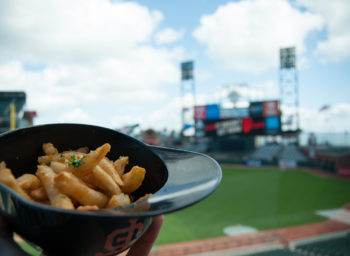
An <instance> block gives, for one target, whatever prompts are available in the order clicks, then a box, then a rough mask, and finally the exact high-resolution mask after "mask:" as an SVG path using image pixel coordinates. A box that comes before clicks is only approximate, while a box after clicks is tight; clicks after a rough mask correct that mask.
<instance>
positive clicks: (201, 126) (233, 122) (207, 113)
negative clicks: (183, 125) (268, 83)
mask: <svg viewBox="0 0 350 256" xmlns="http://www.w3.org/2000/svg"><path fill="white" fill-rule="evenodd" d="M194 119H195V121H196V131H197V132H199V133H202V134H203V135H205V136H225V135H275V134H279V133H280V132H281V112H280V110H279V102H278V101H277V100H273V101H256V102H251V103H250V105H249V107H248V108H230V109H226V108H220V105H218V104H212V105H205V106H196V107H195V109H194Z"/></svg>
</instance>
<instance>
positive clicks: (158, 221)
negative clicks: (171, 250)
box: [126, 215, 164, 256]
mask: <svg viewBox="0 0 350 256" xmlns="http://www.w3.org/2000/svg"><path fill="white" fill-rule="evenodd" d="M163 221H164V216H163V215H159V216H156V217H154V219H153V222H152V224H151V226H150V227H149V228H148V229H147V231H146V232H145V233H144V234H143V235H142V237H141V238H140V239H139V240H137V241H136V243H135V244H134V245H133V246H132V247H131V248H130V249H129V251H128V253H127V254H126V256H147V255H148V254H149V253H150V251H151V249H152V247H153V244H154V242H155V241H156V239H157V236H158V234H159V231H160V228H161V227H162V224H163Z"/></svg>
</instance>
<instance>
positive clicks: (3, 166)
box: [0, 161, 6, 170]
mask: <svg viewBox="0 0 350 256" xmlns="http://www.w3.org/2000/svg"><path fill="white" fill-rule="evenodd" d="M5 168H6V163H5V162H4V161H1V162H0V170H1V169H5Z"/></svg>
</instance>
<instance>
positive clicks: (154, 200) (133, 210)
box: [0, 123, 222, 218]
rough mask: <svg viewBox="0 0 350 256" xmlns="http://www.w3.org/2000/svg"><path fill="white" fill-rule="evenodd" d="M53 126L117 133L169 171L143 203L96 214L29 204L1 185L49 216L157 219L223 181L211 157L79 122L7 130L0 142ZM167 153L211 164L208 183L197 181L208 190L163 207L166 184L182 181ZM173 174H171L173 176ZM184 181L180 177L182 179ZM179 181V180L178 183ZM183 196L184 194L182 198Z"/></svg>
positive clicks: (4, 187) (169, 201)
mask: <svg viewBox="0 0 350 256" xmlns="http://www.w3.org/2000/svg"><path fill="white" fill-rule="evenodd" d="M56 125H73V126H85V127H91V128H103V129H107V130H109V131H111V132H113V133H118V134H119V135H121V136H125V137H127V138H128V139H130V140H131V141H133V142H134V143H137V144H139V145H141V146H142V147H144V148H145V149H147V150H150V151H151V152H152V153H153V154H154V155H155V156H156V157H157V158H159V159H160V160H161V161H162V162H163V163H164V164H165V166H166V168H167V172H168V177H167V179H166V181H165V183H164V184H163V186H162V187H161V188H160V189H159V190H158V191H156V192H155V193H154V194H153V195H152V196H151V197H149V198H147V199H145V200H142V201H138V202H133V203H131V204H129V205H126V206H122V207H116V208H103V209H99V210H95V211H79V210H68V209H62V208H57V207H53V206H50V205H45V204H41V203H38V202H35V201H31V200H27V199H25V198H23V197H22V196H20V195H19V194H17V193H16V192H15V191H13V190H12V189H10V188H8V187H7V186H6V185H3V184H1V183H0V188H1V190H3V191H5V192H7V193H8V194H9V195H10V196H11V197H13V198H14V199H15V200H17V201H19V202H20V203H22V204H25V205H26V206H29V207H32V208H34V209H36V210H44V211H47V212H52V213H56V214H64V215H67V216H81V217H83V216H85V217H88V216H89V217H97V218H111V217H113V218H115V217H117V218H138V217H153V216H157V215H161V214H165V213H169V212H174V211H177V210H180V209H183V208H186V207H188V206H191V205H193V204H195V203H197V202H199V201H201V200H203V199H204V198H206V197H208V196H209V195H210V194H211V193H212V192H214V191H215V190H216V188H217V187H218V186H219V184H220V182H221V179H222V171H221V167H220V165H219V164H218V163H217V162H216V161H215V160H214V159H213V158H211V157H210V156H208V155H205V154H202V153H198V152H192V151H187V150H178V149H172V148H167V147H159V146H151V145H147V144H145V143H144V142H142V141H140V140H137V139H136V138H134V137H132V136H130V135H127V134H124V133H121V132H119V131H116V130H113V129H110V128H106V127H102V126H96V125H89V124H79V123H51V124H44V125H35V126H31V127H27V128H19V129H16V130H13V131H8V132H5V133H2V134H0V140H1V138H2V137H4V136H7V135H8V134H13V133H16V132H21V131H23V130H27V129H33V128H37V127H47V126H56ZM168 153H172V154H180V155H181V154H182V155H186V157H190V158H191V157H193V158H196V161H198V158H199V159H201V160H205V161H208V163H210V164H212V165H213V168H214V169H215V170H214V172H213V174H211V177H210V181H209V183H210V184H209V183H208V181H201V180H200V177H199V179H198V182H199V183H200V184H199V186H200V185H203V184H204V183H205V182H207V183H208V187H207V188H206V189H205V190H204V191H202V192H200V193H199V194H198V195H197V196H196V197H193V198H190V199H189V201H187V202H183V203H181V202H177V201H176V199H177V198H167V199H166V201H167V203H168V204H169V203H170V204H174V203H175V205H172V207H162V205H161V204H162V201H161V200H160V198H162V197H164V196H165V197H166V191H167V189H168V188H169V184H170V183H171V182H173V181H174V179H178V178H179V177H180V178H181V176H179V175H178V174H176V169H175V168H173V167H172V165H173V164H174V162H175V163H176V161H177V162H181V159H177V160H175V161H174V160H173V159H171V160H170V161H169V159H165V157H164V156H165V155H166V154H168ZM189 171H190V172H191V171H192V170H191V168H189ZM172 174H174V175H172ZM182 178H183V177H182ZM177 181H179V180H177ZM181 182H183V183H185V180H183V181H182V180H180V184H179V185H180V186H181V185H182V184H181ZM185 196H186V195H185ZM187 196H191V195H190V194H188V195H187ZM156 204H157V207H156V209H152V206H154V205H156ZM144 205H148V206H150V207H151V209H150V210H146V211H140V210H138V208H137V207H139V206H140V207H142V206H144ZM0 212H1V213H5V211H4V210H3V209H2V207H1V208H0Z"/></svg>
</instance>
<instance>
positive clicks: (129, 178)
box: [0, 142, 152, 211]
mask: <svg viewBox="0 0 350 256" xmlns="http://www.w3.org/2000/svg"><path fill="white" fill-rule="evenodd" d="M110 148H111V146H110V144H108V143H105V144H103V145H102V146H100V147H98V148H96V149H95V150H91V151H89V148H88V147H81V148H78V149H76V150H74V151H73V150H68V151H62V152H59V151H58V150H57V148H56V147H55V146H54V144H52V143H51V142H48V143H43V145H42V149H43V152H44V154H45V155H42V156H39V157H38V163H39V165H38V167H37V171H36V173H35V175H33V174H23V175H22V176H20V177H18V178H17V179H16V178H15V177H14V176H13V174H12V172H11V170H10V169H8V168H7V167H6V163H5V162H4V161H2V162H0V183H3V184H5V185H6V186H8V187H10V188H11V189H13V190H14V191H16V192H17V193H19V194H20V195H22V196H23V197H25V198H27V199H32V200H34V201H36V202H39V203H42V204H47V205H51V206H54V207H58V208H64V209H72V210H74V209H75V207H76V209H77V210H82V211H83V210H85V211H86V210H98V209H101V208H105V207H120V206H124V205H128V204H130V203H131V202H133V201H134V200H135V198H134V196H133V195H131V194H130V193H132V192H134V191H135V190H137V189H138V188H139V187H140V186H141V184H142V182H143V180H144V178H145V173H146V170H145V169H144V168H142V167H139V166H134V167H133V168H131V170H130V171H129V172H128V173H124V172H125V167H126V165H128V164H129V157H127V156H121V157H119V159H118V160H116V161H114V162H113V161H111V160H110V159H108V157H107V156H106V155H107V153H108V152H109V150H110ZM151 195H152V194H146V195H144V196H142V197H140V198H139V199H138V200H137V201H142V200H145V199H146V198H148V197H149V196H151ZM142 207H144V206H142ZM142 207H141V208H140V210H142V209H144V208H142Z"/></svg>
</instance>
